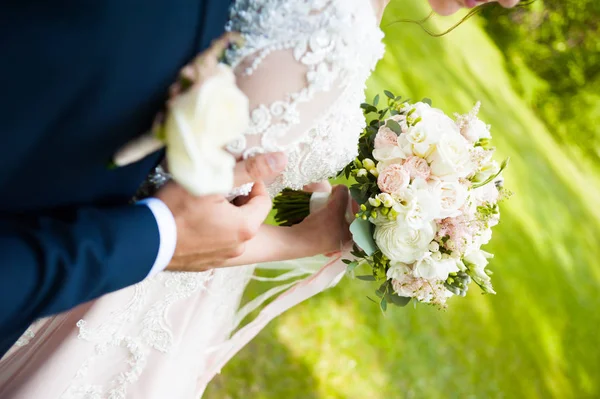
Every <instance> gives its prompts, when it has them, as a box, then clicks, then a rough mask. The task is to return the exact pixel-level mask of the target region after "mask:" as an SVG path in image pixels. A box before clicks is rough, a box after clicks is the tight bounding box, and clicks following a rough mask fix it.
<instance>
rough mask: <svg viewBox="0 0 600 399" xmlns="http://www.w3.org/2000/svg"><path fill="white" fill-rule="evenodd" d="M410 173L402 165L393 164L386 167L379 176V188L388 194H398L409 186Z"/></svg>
mask: <svg viewBox="0 0 600 399" xmlns="http://www.w3.org/2000/svg"><path fill="white" fill-rule="evenodd" d="M409 183H410V175H409V174H408V172H407V171H406V169H404V168H403V167H402V166H400V165H398V164H393V165H390V166H388V167H387V168H385V169H384V170H383V171H382V172H381V173H380V174H379V177H378V178H377V185H378V186H379V189H380V190H381V191H382V192H384V193H388V194H398V193H400V191H402V190H404V189H405V188H407V187H408V185H409Z"/></svg>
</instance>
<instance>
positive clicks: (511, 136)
mask: <svg viewBox="0 0 600 399" xmlns="http://www.w3.org/2000/svg"><path fill="white" fill-rule="evenodd" d="M422 3H423V4H422ZM424 3H425V2H424V1H421V0H412V1H409V0H403V1H396V2H394V1H393V2H392V6H391V8H390V9H389V10H388V12H387V13H386V19H385V20H384V24H383V26H385V25H386V23H389V22H390V21H392V20H394V19H398V18H420V17H421V16H423V15H426V14H427V11H426V10H425V8H424V7H422V6H423V5H424ZM438 21H439V20H438ZM442 22H443V23H445V24H447V23H448V21H443V20H442ZM433 26H434V27H435V26H436V25H433ZM439 27H440V26H438V28H439ZM386 34H387V40H386V42H387V46H388V54H387V56H386V57H385V59H384V60H382V62H381V63H380V64H379V66H378V69H377V71H376V73H375V74H374V76H373V78H372V80H371V81H370V83H369V90H368V92H369V97H372V96H373V95H374V94H375V93H376V92H378V91H379V90H381V89H383V88H391V89H393V90H394V91H395V92H396V93H398V94H403V95H405V96H409V97H411V98H413V99H420V98H422V97H430V98H432V99H433V101H434V105H435V106H437V107H440V108H442V109H444V110H445V111H447V112H458V111H460V112H466V111H468V110H469V109H470V108H471V106H472V105H473V103H474V102H475V101H476V100H481V101H482V103H483V110H482V113H481V115H482V118H484V120H486V121H487V122H488V123H491V124H492V126H493V130H492V132H493V134H494V139H495V142H496V144H497V146H498V152H499V157H501V156H506V155H510V156H511V157H512V162H511V164H510V167H509V170H508V171H507V173H506V175H505V176H506V183H507V186H509V188H510V189H511V190H512V191H514V192H515V196H514V197H513V198H512V199H511V200H510V201H509V202H508V203H505V204H504V207H503V217H502V221H501V224H500V225H499V226H498V227H497V228H496V230H495V236H494V240H493V242H492V244H491V245H490V246H489V250H490V251H491V252H494V253H495V254H496V258H495V259H494V261H493V265H492V268H493V270H494V271H495V275H494V280H495V287H496V290H497V292H498V295H496V296H480V295H478V294H477V288H473V289H472V291H471V293H470V294H471V295H470V297H468V298H467V299H465V300H462V299H456V300H453V301H451V303H450V308H449V310H448V311H446V312H439V311H437V310H435V309H433V308H429V307H426V306H418V307H417V308H416V309H415V308H413V307H412V306H411V307H408V308H405V309H391V310H388V313H387V315H386V316H385V317H383V316H382V315H381V313H379V312H378V311H377V308H376V307H375V306H374V305H373V304H372V303H371V302H369V301H367V300H366V299H365V294H366V293H367V287H366V286H365V285H364V283H362V282H359V281H356V280H344V281H343V282H342V283H341V284H340V285H338V286H337V287H336V288H334V289H331V290H329V291H327V292H326V293H324V294H322V295H320V296H318V297H316V298H313V299H311V300H310V301H308V302H306V303H304V304H302V305H300V306H298V307H297V308H295V309H293V310H291V311H289V312H288V313H286V314H284V315H283V316H281V317H280V318H279V319H277V320H276V321H275V322H273V323H271V324H270V325H269V326H268V327H267V328H266V330H265V331H263V332H262V333H261V334H260V335H259V337H258V338H257V339H256V340H255V341H254V342H252V343H251V344H250V345H249V346H248V347H246V348H245V349H244V350H243V351H242V352H241V353H240V354H239V355H238V356H237V357H236V358H235V359H234V360H233V361H232V362H231V363H230V364H229V365H227V367H225V369H224V370H223V373H222V375H220V376H219V377H217V378H216V379H215V381H214V382H213V383H212V385H211V386H210V387H209V389H208V391H207V393H206V396H205V397H206V398H209V399H215V398H252V399H254V398H256V399H258V398H287V399H291V398H303V399H304V398H305V399H310V398H328V399H329V398H356V399H359V398H360V399H365V398H369V399H379V398H561V399H562V398H597V397H600V383H599V382H598V374H599V373H600V348H599V345H600V337H599V334H598V330H599V327H600V310H599V309H598V307H599V305H600V268H599V266H600V265H599V261H598V259H599V258H600V250H599V249H598V244H599V243H600V209H599V207H598V206H597V204H600V202H599V201H598V198H600V183H599V176H600V175H599V172H598V165H592V164H590V163H589V162H586V160H585V159H584V158H582V157H576V156H573V155H572V154H573V152H572V151H571V149H566V148H561V147H559V146H558V145H557V144H556V143H555V142H554V141H553V140H552V138H551V135H550V134H549V132H548V130H547V127H545V126H544V125H543V124H542V123H541V122H539V120H538V119H536V117H535V116H534V114H533V113H532V111H531V110H530V109H529V108H528V106H527V105H526V102H525V101H524V100H523V99H521V98H520V97H519V95H518V94H517V93H516V92H515V91H514V90H513V89H512V87H511V84H510V77H509V76H508V75H507V73H506V70H505V65H504V62H503V58H502V55H501V54H500V53H499V51H498V50H497V48H496V47H495V46H494V44H493V43H492V42H491V41H490V40H489V39H488V38H487V36H486V35H485V32H484V31H482V30H481V28H480V27H479V26H478V24H477V21H475V20H471V21H469V22H468V23H467V24H465V25H464V26H461V27H460V28H459V29H458V30H457V31H455V32H453V33H451V34H450V35H448V36H446V37H443V38H432V37H429V36H427V35H426V34H425V33H424V32H422V31H421V30H420V29H418V28H417V27H415V26H412V25H408V24H397V25H394V26H393V27H389V28H387V29H386Z"/></svg>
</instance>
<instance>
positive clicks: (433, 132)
mask: <svg viewBox="0 0 600 399" xmlns="http://www.w3.org/2000/svg"><path fill="white" fill-rule="evenodd" d="M413 107H414V109H415V111H414V112H413V114H412V115H411V118H413V119H417V118H419V117H420V118H421V121H420V122H418V123H417V124H416V125H414V126H411V127H410V128H409V129H408V131H407V132H406V134H402V135H401V137H402V136H403V137H404V138H405V139H406V140H407V141H408V142H409V143H410V144H411V145H412V152H413V153H414V154H415V155H417V156H420V157H426V156H427V155H429V153H430V152H431V151H432V150H433V145H435V144H436V143H437V142H439V141H440V139H441V138H442V137H443V136H444V135H445V134H446V133H447V132H448V131H457V132H458V129H457V127H456V124H455V123H454V121H453V120H452V119H450V118H449V117H448V116H447V115H446V114H444V113H443V112H442V111H441V110H439V109H436V108H431V107H430V106H429V104H426V103H416V104H414V106H413Z"/></svg>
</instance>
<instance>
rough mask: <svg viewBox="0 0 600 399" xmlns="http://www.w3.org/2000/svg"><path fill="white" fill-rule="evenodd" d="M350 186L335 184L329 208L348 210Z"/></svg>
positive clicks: (332, 209)
mask: <svg viewBox="0 0 600 399" xmlns="http://www.w3.org/2000/svg"><path fill="white" fill-rule="evenodd" d="M349 196H350V195H349V193H348V188H347V187H346V186H335V187H334V188H333V191H332V192H331V197H330V200H329V203H328V204H327V208H328V209H329V210H331V211H337V210H343V211H345V210H346V207H347V206H348V199H349Z"/></svg>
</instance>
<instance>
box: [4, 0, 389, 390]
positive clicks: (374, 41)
mask: <svg viewBox="0 0 600 399" xmlns="http://www.w3.org/2000/svg"><path fill="white" fill-rule="evenodd" d="M227 29H229V30H233V31H239V32H241V33H242V34H243V36H244V39H245V43H244V46H243V47H241V48H239V49H236V50H232V51H230V52H229V53H228V54H227V55H226V57H227V58H228V61H229V62H230V63H231V64H232V65H234V66H235V67H236V73H237V77H238V84H239V85H240V87H241V89H242V90H244V91H245V92H246V93H247V95H248V97H249V98H250V103H251V109H253V111H252V115H251V127H250V129H249V130H248V132H247V135H246V137H245V138H244V139H242V140H240V141H239V142H236V143H232V144H231V145H230V146H229V150H230V151H231V152H233V153H235V154H238V155H240V156H243V157H251V156H253V155H255V154H257V153H261V152H270V151H285V152H286V153H287V154H288V158H289V164H288V166H287V169H286V170H285V172H284V173H283V174H282V175H281V176H280V177H279V178H278V179H277V180H276V181H275V182H274V183H273V184H272V185H271V186H270V187H269V190H270V193H271V195H276V194H277V193H278V192H279V191H280V190H282V189H283V188H285V187H291V188H296V189H299V188H301V187H303V186H304V185H306V184H309V183H312V182H318V181H322V180H324V179H326V178H328V177H331V176H332V175H334V174H335V173H336V172H337V171H338V170H340V169H341V168H342V167H343V166H345V165H346V164H347V163H348V162H349V161H351V160H352V159H353V158H354V157H355V155H356V143H357V140H358V136H359V134H360V132H361V131H362V128H363V127H364V123H365V122H364V117H363V115H362V112H361V110H360V108H359V105H360V103H361V102H363V101H364V94H363V92H364V84H365V81H366V79H367V77H368V75H369V74H370V72H371V70H372V69H373V67H374V66H375V64H376V62H377V60H378V59H379V58H380V57H381V56H382V54H383V45H382V44H381V39H382V37H383V34H382V32H381V31H380V30H379V28H378V21H377V18H376V16H375V13H374V11H373V7H372V4H371V1H370V0H238V1H236V2H235V3H234V5H233V7H232V12H231V19H230V22H229V24H228V27H227ZM247 190H248V187H242V188H240V189H238V190H237V192H236V194H243V193H244V192H247ZM325 262H326V261H323V260H322V259H312V260H302V261H295V262H279V263H278V264H275V265H264V264H263V265H248V266H242V267H235V268H228V269H216V270H212V271H209V272H206V273H161V274H159V275H158V276H156V277H153V278H150V279H147V280H145V281H143V282H141V283H139V284H137V285H135V286H132V287H129V288H126V289H123V290H121V291H118V292H115V293H112V294H109V295H106V296H104V297H102V298H99V299H97V300H95V301H92V302H90V303H87V304H84V305H81V306H79V307H77V308H75V309H73V310H71V311H69V312H66V313H64V314H60V315H57V316H54V317H50V318H46V319H43V320H40V321H38V322H37V323H35V324H34V325H33V326H32V327H31V328H30V329H28V330H27V332H26V333H25V334H24V335H23V336H22V337H21V339H20V340H19V341H18V342H17V343H16V344H15V346H14V347H13V348H12V349H11V351H9V353H8V354H7V355H5V357H4V358H3V359H2V360H1V361H0V397H1V398H4V399H8V398H12V399H14V398H22V399H30V398H90V399H96V398H110V399H119V398H145V399H151V398H194V399H196V398H199V397H200V396H201V395H202V392H203V391H204V389H205V387H206V385H207V384H208V382H210V380H211V379H212V378H213V376H214V375H215V374H216V373H218V372H219V370H220V368H221V366H222V365H223V364H225V363H226V362H227V361H228V360H229V359H230V358H231V357H232V356H233V355H234V354H235V353H236V352H237V350H239V349H240V348H241V346H243V345H244V344H245V343H246V342H247V341H249V340H250V339H251V338H252V337H253V336H254V335H255V334H256V333H257V332H258V331H259V330H260V328H262V326H264V324H266V323H267V322H268V321H269V320H271V319H272V318H273V317H275V316H276V315H277V314H278V313H280V312H281V311H282V310H285V309H287V308H289V307H290V306H293V304H295V303H297V302H299V300H301V299H303V298H304V297H307V296H310V295H312V294H314V293H316V292H318V291H320V290H322V289H323V288H326V287H325V286H322V287H319V283H318V279H319V278H321V277H322V276H318V273H316V274H315V275H316V277H315V275H313V276H311V277H309V279H308V280H306V279H305V280H302V281H301V282H300V284H301V285H302V284H303V287H304V288H303V289H306V287H307V286H310V285H311V284H313V285H314V287H311V288H309V289H308V291H310V292H311V293H310V294H308V295H305V294H302V295H304V296H303V297H302V298H300V299H298V298H295V299H294V298H293V297H294V295H296V296H297V295H298V294H299V291H301V290H299V289H298V288H297V287H298V285H299V283H298V281H300V280H301V278H302V277H303V276H306V275H307V274H308V275H310V274H311V273H313V272H314V266H315V265H316V266H322V265H323V264H324V263H325ZM310 266H313V269H311V267H310ZM269 268H277V269H279V270H281V272H280V274H279V275H278V276H277V277H275V278H271V280H272V281H273V280H274V281H278V282H279V283H278V285H276V286H275V288H271V289H270V290H268V291H267V292H265V293H264V294H262V295H260V296H259V297H257V298H254V299H252V300H251V301H250V302H249V303H247V304H245V305H244V306H240V301H241V297H242V294H243V292H244V289H245V287H246V285H247V284H248V282H249V281H250V280H251V279H255V280H259V281H261V280H266V278H264V277H261V269H269ZM311 278H313V279H314V280H311ZM334 282H335V281H334ZM326 284H329V281H327V282H326ZM271 286H272V285H271ZM290 287H291V290H290V291H288V292H291V294H287V293H284V294H282V295H281V297H283V296H284V295H287V296H286V297H285V299H284V300H281V301H280V302H279V303H278V304H277V306H279V308H278V309H273V308H269V309H267V308H265V310H263V313H261V314H260V315H259V316H257V319H258V320H254V321H251V322H250V324H249V325H248V326H246V327H244V328H242V329H241V330H239V331H238V332H236V334H235V335H233V337H232V332H233V331H235V329H236V328H237V327H238V326H239V325H240V322H241V321H242V320H244V319H247V317H246V316H247V315H248V314H249V313H251V312H252V311H253V310H254V309H255V308H257V307H259V306H260V304H261V303H263V302H264V301H265V300H266V299H267V298H269V297H272V296H276V295H278V294H280V293H282V292H284V291H285V290H288V289H289V288H290ZM294 290H296V291H295V292H293V291H294ZM275 302H277V300H275Z"/></svg>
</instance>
